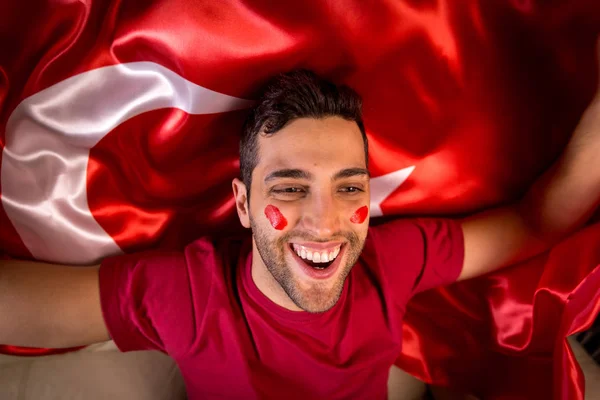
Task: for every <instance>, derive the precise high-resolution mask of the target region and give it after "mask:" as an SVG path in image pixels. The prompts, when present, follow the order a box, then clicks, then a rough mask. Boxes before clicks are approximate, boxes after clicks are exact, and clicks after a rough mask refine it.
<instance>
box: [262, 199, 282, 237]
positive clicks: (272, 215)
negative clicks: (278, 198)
mask: <svg viewBox="0 0 600 400" xmlns="http://www.w3.org/2000/svg"><path fill="white" fill-rule="evenodd" d="M265 216H266V217H267V219H268V220H269V222H270V223H271V226H272V227H273V228H275V229H277V230H278V231H280V230H282V229H283V228H285V227H286V226H287V220H286V219H285V217H284V216H283V214H282V213H281V211H279V208H277V207H275V206H272V205H270V204H269V205H268V206H266V207H265Z"/></svg>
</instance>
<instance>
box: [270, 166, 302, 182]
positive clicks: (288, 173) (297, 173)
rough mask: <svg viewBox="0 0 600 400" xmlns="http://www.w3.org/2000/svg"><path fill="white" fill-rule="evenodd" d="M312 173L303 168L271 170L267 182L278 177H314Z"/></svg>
mask: <svg viewBox="0 0 600 400" xmlns="http://www.w3.org/2000/svg"><path fill="white" fill-rule="evenodd" d="M312 177H313V176H312V174H311V173H308V172H306V171H303V170H301V169H278V170H277V171H273V172H271V173H270V174H269V175H267V177H266V178H265V182H269V181H272V180H273V179H277V178H292V179H308V180H310V179H312Z"/></svg>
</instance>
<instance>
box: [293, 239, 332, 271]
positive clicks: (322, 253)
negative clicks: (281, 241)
mask: <svg viewBox="0 0 600 400" xmlns="http://www.w3.org/2000/svg"><path fill="white" fill-rule="evenodd" d="M343 246H344V245H343V244H340V245H337V246H332V247H330V248H326V249H314V248H310V247H306V246H303V245H299V244H296V243H291V244H290V250H292V251H293V252H294V253H296V255H297V256H298V258H299V259H300V260H302V262H304V263H305V264H306V265H308V266H309V267H311V268H314V269H316V270H324V269H327V268H329V267H330V266H331V265H332V264H333V263H334V262H335V260H336V259H337V257H338V256H339V254H340V251H341V249H342V247H343Z"/></svg>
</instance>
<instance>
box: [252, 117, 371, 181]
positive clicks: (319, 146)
mask: <svg viewBox="0 0 600 400" xmlns="http://www.w3.org/2000/svg"><path fill="white" fill-rule="evenodd" d="M258 149H259V151H258V154H259V161H258V165H257V166H256V169H255V171H256V170H258V171H256V172H259V173H261V174H267V173H269V171H271V170H274V169H280V168H297V169H304V170H308V171H310V170H314V169H325V170H328V169H330V170H332V171H336V172H337V171H338V170H340V169H344V168H366V160H365V150H364V142H363V138H362V134H361V132H360V129H359V128H358V125H357V124H356V122H354V121H347V120H345V119H343V118H340V117H326V118H320V119H315V118H299V119H296V120H294V121H292V122H290V123H289V124H287V125H286V126H285V127H284V128H282V129H281V130H279V131H278V132H276V133H275V134H273V135H270V136H265V135H259V137H258Z"/></svg>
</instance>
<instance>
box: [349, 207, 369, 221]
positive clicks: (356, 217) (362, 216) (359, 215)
mask: <svg viewBox="0 0 600 400" xmlns="http://www.w3.org/2000/svg"><path fill="white" fill-rule="evenodd" d="M367 215H369V207H367V206H363V207H361V208H359V209H358V210H356V211H355V212H354V214H352V216H351V217H350V222H352V223H355V224H362V223H363V222H365V220H366V219H367Z"/></svg>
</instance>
